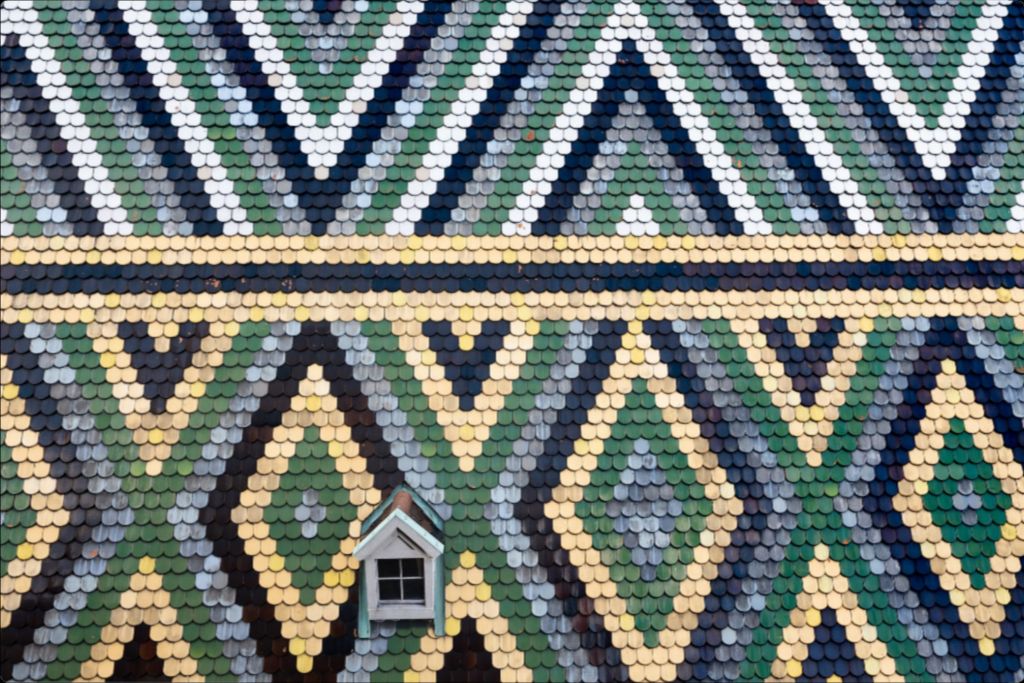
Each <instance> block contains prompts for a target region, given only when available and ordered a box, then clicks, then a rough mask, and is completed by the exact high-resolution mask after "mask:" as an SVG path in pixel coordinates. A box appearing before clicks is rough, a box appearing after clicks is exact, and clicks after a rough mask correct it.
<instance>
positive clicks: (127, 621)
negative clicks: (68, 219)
mask: <svg viewBox="0 0 1024 683" xmlns="http://www.w3.org/2000/svg"><path fill="white" fill-rule="evenodd" d="M961 294H968V290H959V291H954V290H949V291H946V292H943V293H942V297H941V298H943V299H944V300H949V301H954V300H961V299H962V300H963V301H962V303H960V304H955V305H944V304H943V305H939V304H918V303H900V302H898V301H896V300H895V299H894V300H893V301H892V302H890V303H876V304H872V303H860V304H858V305H857V309H858V310H857V312H856V313H853V312H852V311H851V310H850V309H851V304H852V303H853V302H854V301H855V300H857V298H858V295H857V294H856V293H852V294H851V293H838V294H836V295H834V296H835V299H834V301H831V302H829V303H826V304H820V303H814V302H813V299H814V293H804V294H801V295H800V296H802V297H803V301H802V302H801V303H799V304H794V309H793V310H791V309H790V308H788V307H787V306H780V305H778V304H774V303H768V304H761V303H757V302H748V303H747V304H745V305H743V306H735V307H733V306H726V307H721V306H716V307H714V309H713V311H714V312H713V313H712V312H711V310H709V309H705V308H703V307H702V306H691V307H689V308H688V309H687V310H688V311H690V313H691V314H690V315H681V311H682V310H683V309H682V307H681V306H680V305H678V303H672V301H671V300H670V299H665V300H664V302H662V303H657V302H652V304H651V305H649V306H647V307H645V308H644V312H643V313H642V314H641V315H640V316H638V318H637V319H631V320H623V319H620V318H618V317H617V316H609V315H607V314H602V313H601V312H603V311H610V310H615V309H614V308H613V307H612V306H610V302H611V297H612V296H614V295H609V296H607V297H605V299H607V301H606V300H604V299H600V300H595V301H593V302H591V303H590V304H587V305H583V304H580V305H574V306H572V307H565V308H556V307H550V306H549V307H547V308H544V309H543V310H544V315H543V316H537V315H536V312H537V311H538V310H540V309H539V308H538V307H537V306H533V305H530V304H531V302H529V301H524V302H522V304H523V305H521V306H495V305H492V304H493V302H487V301H482V302H480V303H479V306H476V305H470V304H468V303H467V302H468V301H469V299H468V298H467V297H470V296H471V295H459V296H456V297H454V298H453V300H452V301H451V303H450V305H448V306H438V305H433V306H425V305H424V303H423V301H419V300H416V299H415V298H413V299H412V300H408V301H405V303H396V302H391V303H390V304H389V305H388V306H387V310H388V313H387V315H386V316H384V315H383V314H381V315H370V314H369V310H370V309H369V308H368V307H366V306H364V305H362V304H363V303H364V302H362V301H358V300H355V301H353V300H352V299H351V298H349V295H343V294H342V295H332V296H333V297H334V299H335V300H334V301H326V300H324V299H323V298H321V297H320V295H319V294H315V293H314V294H310V295H304V296H303V297H298V298H297V297H294V296H293V297H292V299H293V300H292V301H291V303H288V304H286V305H282V306H278V307H275V306H262V305H260V304H259V303H258V302H257V298H256V296H255V295H243V294H232V295H227V294H221V295H217V297H216V298H215V299H211V300H209V301H195V300H189V299H187V298H182V297H177V296H170V297H168V298H167V299H166V300H165V301H163V305H162V307H161V309H160V310H162V311H164V313H161V314H159V317H160V319H161V320H164V322H162V323H161V322H153V323H150V324H149V326H148V338H149V339H150V340H151V341H152V346H153V347H154V349H150V348H149V347H148V346H139V347H137V348H134V349H131V350H129V349H127V348H126V347H125V346H124V345H123V344H122V342H121V337H120V335H121V333H122V332H123V330H124V329H125V326H128V325H130V326H138V325H140V324H143V323H141V321H142V320H144V319H147V318H151V317H154V316H153V311H154V309H153V308H151V307H150V306H149V303H148V302H149V299H148V297H146V296H142V297H138V298H137V300H135V299H132V298H130V297H126V298H125V300H123V301H122V302H121V303H120V304H117V305H116V306H113V307H110V306H107V307H104V306H99V307H98V308H97V310H95V312H92V311H90V310H88V307H87V306H85V305H84V304H85V302H86V298H84V297H81V296H80V297H79V299H81V300H80V301H77V303H78V304H79V305H68V306H63V307H57V306H53V305H50V304H53V303H55V302H56V299H54V300H53V301H44V302H43V303H44V304H46V305H44V306H43V308H42V309H40V310H46V311H49V313H48V315H49V318H48V319H46V320H42V319H41V318H39V317H37V319H36V321H35V322H31V323H23V322H18V317H19V315H18V310H19V300H17V299H14V298H11V297H9V296H6V295H5V297H4V299H3V303H4V311H5V314H4V329H3V335H2V338H3V348H2V356H0V358H2V359H3V388H2V392H3V396H4V398H5V402H4V410H3V422H2V431H3V448H2V449H0V452H2V454H3V458H4V460H3V468H4V478H3V487H4V488H3V496H4V498H3V501H4V503H3V510H4V513H3V514H4V526H5V533H10V534H15V535H16V539H15V540H16V542H12V543H8V542H7V541H6V540H5V543H4V545H3V552H4V555H3V558H2V559H3V565H2V567H0V571H2V572H3V581H4V602H3V638H4V643H5V649H4V660H3V666H4V670H3V675H4V677H5V678H14V679H17V680H38V681H42V680H52V679H55V678H60V679H72V678H76V677H82V678H85V679H89V680H108V679H110V677H111V676H113V675H115V674H117V675H124V676H128V677H133V676H138V675H142V673H141V672H143V671H149V670H150V669H152V665H150V664H149V663H148V662H149V656H147V657H140V658H139V659H138V660H137V661H131V660H129V659H125V656H126V655H124V654H123V653H124V652H127V651H130V652H142V651H144V650H145V651H148V652H150V653H155V656H156V658H157V659H159V660H162V665H161V668H160V672H162V674H163V675H165V676H167V677H170V678H172V679H175V680H179V679H180V680H200V679H206V680H211V679H218V680H219V679H222V678H224V677H226V676H239V677H246V678H248V677H253V678H258V679H261V680H264V679H265V680H271V679H274V680H282V681H283V680H294V679H295V677H297V676H299V675H306V676H309V677H313V678H316V679H317V680H334V679H335V678H336V679H337V680H345V679H346V678H347V677H348V676H350V675H356V674H358V675H367V674H369V673H373V672H376V673H375V675H380V676H381V677H383V678H394V677H396V676H399V675H400V674H401V673H402V672H403V671H406V670H408V671H410V672H414V673H416V674H418V675H426V673H430V675H437V676H438V677H439V679H445V678H446V677H454V678H459V677H460V676H462V675H465V672H463V673H462V674H460V673H459V671H461V670H462V669H461V668H462V667H468V668H469V669H472V670H474V671H484V670H487V671H490V672H492V674H493V675H500V676H501V677H502V678H505V677H508V678H513V677H514V678H515V679H516V680H531V679H532V678H548V677H551V676H552V675H555V674H557V675H566V676H567V677H568V676H570V675H571V676H573V677H580V678H596V679H600V680H613V679H614V680H626V679H629V680H666V679H675V678H677V677H678V678H682V679H698V680H737V679H743V680H752V679H773V680H775V679H777V680H783V679H786V680H790V679H802V678H815V676H818V675H822V676H824V675H825V674H828V675H831V674H833V673H834V674H837V675H852V676H859V675H862V676H867V677H872V678H874V679H875V680H886V681H891V680H922V679H930V678H931V677H940V676H949V677H952V678H956V679H962V680H979V681H982V680H984V681H991V680H1015V679H1016V677H1017V676H1019V673H1020V671H1021V670H1022V667H1024V660H1022V656H1024V631H1022V630H1021V623H1022V620H1021V616H1020V605H1022V604H1024V593H1022V591H1024V580H1022V579H1024V570H1022V569H1021V557H1024V545H1022V542H1021V539H1022V538H1024V528H1021V525H1020V519H1021V512H1022V511H1024V489H1022V488H1021V487H1022V482H1024V470H1022V466H1024V441H1022V435H1024V378H1022V376H1021V374H1020V372H1019V368H1020V366H1021V364H1022V363H1024V318H1022V317H1021V312H1020V301H1021V300H1022V297H1021V293H1020V291H1019V290H1014V291H1012V292H1010V293H1009V296H1008V297H1007V295H1006V294H1005V293H1003V294H999V293H996V292H992V293H990V294H983V293H981V290H974V291H971V292H969V294H968V295H967V296H961ZM368 296H369V295H368ZM679 296H680V297H683V296H686V295H679ZM663 298H664V297H663ZM1000 298H1002V299H1007V300H1008V301H1010V302H1011V303H1010V304H1003V308H1004V309H1005V310H1003V312H1001V313H998V314H993V313H992V309H993V308H994V307H997V306H999V305H1000V304H999V300H1000ZM680 300H681V299H680ZM346 301H347V303H345V302H346ZM709 301H711V298H709ZM66 303H76V302H66ZM796 307H799V308H800V310H801V311H803V312H804V315H801V316H797V315H794V310H795V308H796ZM225 310H226V311H231V317H230V321H228V320H226V319H224V318H223V317H222V316H221V311H225ZM381 310H382V311H383V309H381ZM630 310H634V311H635V310H639V309H630ZM982 310H986V311H988V313H986V314H984V315H980V314H979V312H980V311H982ZM467 311H469V312H470V313H473V312H478V313H480V314H481V316H482V317H484V318H485V321H484V322H482V323H479V322H474V323H468V322H467V320H466V319H467V318H470V319H472V320H477V317H476V316H475V315H467V313H466V312H467ZM631 315H632V314H631ZM417 319H425V320H427V321H429V322H430V324H423V325H420V324H418V323H416V324H415V326H414V325H413V323H414V321H416V320H417ZM780 319H784V320H788V321H789V322H788V323H787V324H785V325H782V324H780V323H779V322H778V321H779V320H780ZM108 320H118V321H122V322H121V323H119V324H113V323H107V322H105V321H108ZM186 321H191V322H192V325H191V327H189V328H188V330H186V329H185V324H184V323H186ZM198 321H201V322H198ZM765 330H767V331H768V332H767V333H766V332H765ZM186 334H191V335H194V336H193V337H182V338H193V339H195V342H193V343H192V347H194V348H195V350H194V351H193V352H192V354H191V357H190V358H189V359H188V360H183V361H182V362H185V363H187V365H188V367H187V368H186V369H185V370H184V373H183V377H184V380H179V374H180V373H179V372H178V371H177V370H174V371H166V372H164V373H163V374H161V373H160V372H159V368H160V367H162V366H163V365H166V364H162V363H160V362H158V361H161V359H163V358H167V355H166V354H167V353H168V352H167V351H160V350H158V349H164V348H174V345H175V344H176V343H180V342H177V341H176V339H179V336H178V335H186ZM821 334H832V335H833V336H834V339H833V340H832V342H831V344H830V345H829V346H828V348H829V349H830V350H829V351H828V355H829V357H830V358H829V360H828V363H829V364H830V365H831V366H835V367H834V368H833V370H838V372H830V373H828V375H825V374H823V373H822V371H821V368H820V367H818V365H819V364H820V363H822V362H823V360H822V359H819V358H817V357H814V355H813V354H810V353H808V354H806V355H805V357H803V358H802V359H801V358H800V354H799V353H798V351H799V349H802V348H813V349H819V348H823V347H822V346H820V345H819V344H818V341H817V340H816V337H815V335H821ZM773 335H775V336H773ZM478 337H481V338H478ZM452 339H454V340H457V345H458V346H459V347H460V348H462V349H465V351H463V352H462V353H463V354H465V355H463V356H461V357H460V356H458V355H457V354H454V353H449V354H447V355H445V354H440V353H439V354H437V356H436V357H433V356H431V357H429V358H428V357H426V354H427V353H431V352H432V351H431V349H433V348H435V347H436V348H442V349H443V348H447V347H448V346H451V345H452V344H451V343H450V342H448V341H447V340H452ZM786 339H788V341H785V340H786ZM499 341H500V343H499ZM808 341H810V342H811V343H812V344H813V346H811V347H808V346H807V343H808ZM190 348H191V347H190ZM485 348H498V349H499V350H498V351H495V352H494V353H490V352H488V353H482V352H481V349H485ZM501 349H505V350H501ZM784 349H788V355H786V354H784ZM854 349H856V350H857V354H856V355H853V350H854ZM509 350H520V351H522V352H521V353H516V352H513V351H509ZM162 354H163V355H162ZM436 364H440V365H441V368H442V369H444V371H445V372H447V368H450V367H456V368H470V367H471V368H474V370H473V372H472V373H469V372H463V371H462V370H460V371H459V376H460V377H472V378H475V379H473V380H468V381H471V382H476V384H474V385H473V386H474V387H477V388H474V389H473V391H472V392H469V393H461V392H460V390H457V389H455V388H454V387H455V386H457V383H454V382H448V384H450V385H451V386H450V387H449V389H450V391H449V389H444V388H443V387H442V388H437V387H432V386H430V384H431V382H430V381H428V380H421V379H419V378H420V377H423V376H435V373H434V372H433V371H432V370H430V368H431V367H433V368H436V367H437V365H436ZM848 365H853V366H855V370H854V371H850V370H849V368H848V367H847V366H848ZM137 367H146V368H153V369H152V371H151V372H150V373H149V374H148V375H143V374H138V375H136V379H135V380H134V381H133V382H127V381H126V380H125V379H124V376H125V373H127V372H134V370H135V368H137ZM175 367H176V366H175ZM779 368H781V369H782V373H783V374H782V375H780V374H779ZM424 372H425V373H426V375H424V374H423V373H424ZM443 374H444V372H442V373H440V375H443ZM440 375H438V376H440ZM829 376H833V377H842V376H845V377H847V379H846V380H845V383H843V382H842V381H836V383H835V384H832V383H831V382H830V381H828V379H827V378H828V377H829ZM479 378H484V379H482V380H480V379H479ZM783 378H786V379H788V382H783V381H781V380H782V379H783ZM812 380H813V381H812ZM815 382H817V383H815ZM136 385H137V386H138V388H137V389H132V388H131V387H132V386H136ZM169 385H173V386H171V387H170V388H168V386H169ZM797 387H802V388H800V389H797ZM445 391H448V393H447V394H445V395H446V396H448V397H450V398H451V399H452V400H451V401H450V402H446V401H442V402H439V403H435V402H434V398H433V397H434V394H433V393H432V392H445ZM474 392H475V393H474ZM808 394H809V398H808V397H807V396H806V395H808ZM149 395H154V396H166V397H168V398H167V399H166V403H165V406H164V410H163V411H156V410H154V412H152V413H149V414H148V415H144V414H143V415H140V414H139V412H138V408H136V407H134V405H133V397H134V399H137V400H141V399H143V398H144V397H145V396H149ZM467 395H470V396H473V397H474V401H473V404H472V405H469V404H464V403H463V402H462V401H461V399H460V397H464V396H467ZM150 405H152V404H150ZM444 411H449V412H453V413H458V414H462V413H464V414H466V415H467V418H466V422H465V424H467V425H470V426H473V427H474V428H473V429H470V430H469V431H468V432H467V431H465V430H463V429H457V430H455V431H454V432H451V431H449V430H448V429H447V428H446V427H445V426H444V425H445V424H447V423H446V422H445V420H446V419H452V418H446V417H445V416H444ZM489 415H492V417H488V416H489ZM484 426H486V428H484ZM157 432H159V436H156V433H157ZM936 439H938V440H936ZM812 453H816V455H812ZM968 472H969V473H968ZM311 475H315V476H311ZM469 477H473V478H474V480H476V481H481V482H495V483H497V482H500V483H501V485H500V486H495V485H492V486H480V487H475V486H474V487H467V486H466V482H467V480H468V479H467V478H469ZM401 483H407V484H409V485H410V486H413V487H414V488H415V489H416V490H417V491H420V492H422V494H423V495H424V496H425V497H426V498H427V499H428V500H430V501H431V502H432V504H434V505H435V506H436V509H437V510H438V511H439V513H440V514H442V516H444V517H445V518H446V530H447V529H449V528H451V529H454V531H449V532H448V535H447V544H448V545H449V546H450V548H446V562H447V570H446V579H445V580H446V582H447V588H446V595H447V598H446V601H447V604H448V609H449V618H450V621H451V623H452V624H453V626H452V628H451V630H450V632H449V633H448V635H447V636H445V637H444V638H438V637H436V636H435V635H433V633H432V632H430V631H427V630H426V628H425V627H424V626H422V625H419V624H416V623H412V624H405V623H402V624H400V625H398V626H397V627H396V625H395V624H387V623H385V624H383V625H379V626H378V627H376V629H377V630H375V632H374V636H373V638H372V639H371V640H370V643H371V648H370V650H366V648H365V645H366V644H367V643H366V642H365V641H357V640H356V639H355V637H354V630H353V629H354V623H355V610H356V601H357V600H358V598H357V596H356V594H355V591H351V590H349V588H350V587H351V586H352V585H353V584H352V581H353V580H354V574H353V573H352V570H353V569H354V568H355V565H354V564H353V563H354V560H353V559H352V558H351V551H352V548H354V546H355V542H356V540H357V539H358V534H359V521H360V520H362V519H364V518H365V516H366V514H368V512H369V511H370V510H372V508H373V505H374V504H375V502H377V501H379V500H380V499H381V496H382V495H383V494H385V493H386V492H387V491H389V490H391V489H392V488H393V487H395V486H397V485H398V484H401ZM922 492H924V493H922ZM57 510H59V511H60V512H57ZM971 515H974V517H971ZM954 517H957V518H960V517H962V518H963V519H964V521H960V522H958V521H954V520H953V518H954ZM975 518H976V519H975ZM325 519H326V520H328V522H327V523H325V522H324V521H323V520H325ZM971 520H975V521H971ZM986 520H988V521H987V523H986ZM342 521H344V522H345V524H341V523H340V522H342ZM40 530H41V533H40ZM990 531H993V532H994V534H995V535H992V534H990V533H989V532H990ZM979 534H982V535H983V536H984V538H982V535H979ZM17 539H23V542H22V541H21V540H17ZM943 544H945V545H943ZM937 548H945V549H946V550H939V551H936V549H937ZM449 549H450V552H448V550H449ZM936 552H938V553H939V554H936ZM139 558H142V559H141V560H140V559H139ZM274 558H279V560H275V559H274ZM954 562H955V563H956V567H954V566H953V563H954ZM965 582H966V583H965ZM55 620H56V621H55ZM58 623H59V626H57V625H55V624H58ZM360 643H362V644H360ZM467 644H469V645H472V647H473V648H475V650H474V651H473V653H472V654H470V653H466V652H464V651H463V649H460V648H463V647H464V646H468V645H467ZM126 648H127V650H126ZM133 667H143V668H133ZM144 667H149V669H145V668H144Z"/></svg>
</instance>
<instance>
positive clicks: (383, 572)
mask: <svg viewBox="0 0 1024 683" xmlns="http://www.w3.org/2000/svg"><path fill="white" fill-rule="evenodd" d="M403 561H404V560H378V561H377V576H379V577H380V578H382V579H390V578H399V577H401V576H402V562H403Z"/></svg>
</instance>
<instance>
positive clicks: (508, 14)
mask: <svg viewBox="0 0 1024 683" xmlns="http://www.w3.org/2000/svg"><path fill="white" fill-rule="evenodd" d="M533 4H534V2H533V0H530V1H529V2H510V3H509V4H508V6H507V7H506V9H505V12H504V14H503V15H502V16H501V17H500V19H499V20H498V21H497V22H495V25H494V28H493V29H492V30H491V35H490V36H489V37H488V38H487V43H486V45H485V46H484V49H483V51H482V52H481V54H484V55H489V58H488V59H487V60H483V59H481V60H480V61H478V62H476V63H475V64H474V65H473V71H472V74H471V75H470V76H469V77H468V78H467V79H466V85H465V87H463V88H462V90H460V91H459V94H458V95H457V96H456V97H455V100H454V101H453V102H452V108H451V111H450V112H448V115H447V116H445V117H444V121H443V122H442V124H441V126H440V127H439V128H438V130H437V137H436V138H435V139H434V140H433V141H432V142H431V143H430V148H429V150H428V152H427V154H426V155H425V156H424V157H423V161H422V163H421V164H420V166H419V168H418V169H417V178H416V180H417V181H418V182H416V181H414V182H413V183H412V184H411V188H410V189H414V190H416V193H415V194H412V193H410V192H409V191H406V193H405V194H404V195H403V196H402V198H401V201H400V202H399V208H398V209H397V210H396V212H395V213H396V216H395V218H394V219H392V221H391V222H390V223H388V225H387V227H386V228H385V232H386V234H389V235H411V234H412V232H413V228H414V227H415V225H416V223H417V222H419V220H420V217H421V216H422V215H423V210H424V209H425V208H427V206H429V205H430V197H431V195H433V194H434V192H435V191H436V189H437V184H438V183H439V182H441V181H442V180H443V179H444V172H445V170H446V169H447V168H448V167H449V166H451V163H452V158H453V157H454V156H455V153H456V152H457V151H458V146H459V143H461V142H462V141H463V140H465V139H466V135H467V133H468V132H469V126H470V124H471V123H472V121H473V117H475V116H476V115H477V114H478V113H479V112H480V105H481V104H482V103H483V101H484V100H486V99H487V93H488V91H489V90H490V89H491V86H492V85H493V84H494V79H495V78H497V76H498V74H499V73H501V67H502V66H503V65H504V64H505V62H506V61H507V60H508V54H509V52H510V51H511V49H512V45H513V43H514V42H515V40H516V39H517V38H518V37H519V31H520V29H521V28H522V26H523V24H525V23H526V20H527V19H528V18H529V15H530V13H531V12H532V11H533Z"/></svg>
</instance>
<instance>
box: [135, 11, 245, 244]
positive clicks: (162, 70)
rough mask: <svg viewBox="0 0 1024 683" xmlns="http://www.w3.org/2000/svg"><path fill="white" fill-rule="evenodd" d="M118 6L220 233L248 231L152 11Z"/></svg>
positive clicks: (239, 204) (212, 145)
mask: <svg viewBox="0 0 1024 683" xmlns="http://www.w3.org/2000/svg"><path fill="white" fill-rule="evenodd" d="M118 6H119V7H120V8H121V10H122V12H123V13H124V17H125V21H126V22H127V24H128V31H129V33H131V34H132V36H134V37H135V38H136V39H137V40H138V45H139V48H140V51H141V53H142V58H143V59H144V60H145V61H146V69H147V70H148V71H149V73H150V75H151V76H152V77H153V84H154V85H155V86H156V87H157V89H158V90H159V92H160V98H161V99H162V100H163V101H164V102H165V103H166V109H167V112H168V113H169V114H170V116H171V123H173V124H174V127H175V129H176V130H177V133H178V137H179V138H180V139H181V141H182V142H183V143H184V145H185V150H186V151H187V152H188V153H189V154H190V156H191V158H192V164H193V165H194V166H195V167H196V169H197V171H198V174H199V177H200V178H204V180H203V188H204V189H205V190H206V193H207V194H208V195H209V196H210V205H211V206H212V207H213V208H214V209H216V211H217V219H218V220H219V221H220V222H221V223H222V224H223V226H224V234H226V235H251V234H252V233H253V226H252V223H250V222H249V221H248V220H246V217H245V209H244V208H242V201H241V199H240V198H239V197H238V195H237V194H235V191H234V182H233V181H232V180H231V179H230V178H228V173H227V170H226V169H225V168H224V165H223V163H221V161H222V160H221V157H220V154H218V153H217V151H216V150H215V149H214V143H213V140H211V139H210V135H209V132H208V131H207V130H206V128H205V126H203V124H202V117H201V115H200V114H199V112H198V111H197V110H196V104H195V102H193V101H192V98H191V96H190V95H189V91H188V89H187V88H184V87H182V86H181V85H180V83H181V77H180V75H179V73H180V72H179V71H178V66H177V64H175V63H174V61H173V59H172V58H171V52H170V50H168V49H167V47H166V46H165V45H164V40H163V37H162V36H161V35H160V31H159V29H158V28H157V26H156V24H154V23H153V17H152V15H151V14H150V12H149V10H148V9H146V7H145V4H144V3H142V2H139V0H119V2H118Z"/></svg>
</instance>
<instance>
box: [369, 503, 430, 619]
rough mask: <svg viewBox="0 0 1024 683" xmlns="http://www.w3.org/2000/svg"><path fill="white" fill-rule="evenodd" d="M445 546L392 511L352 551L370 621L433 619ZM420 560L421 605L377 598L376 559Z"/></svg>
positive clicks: (401, 512)
mask: <svg viewBox="0 0 1024 683" xmlns="http://www.w3.org/2000/svg"><path fill="white" fill-rule="evenodd" d="M443 552H444V546H443V545H442V544H441V542H440V541H438V540H437V539H436V538H434V536H433V535H431V534H430V533H428V532H427V531H426V530H424V529H423V527H421V526H420V525H419V524H417V523H416V522H415V521H413V520H412V519H411V518H410V517H409V516H408V515H407V514H405V513H404V512H403V511H401V510H394V511H393V512H391V514H389V515H388V517H387V518H386V519H385V520H384V521H383V522H381V523H380V525H379V526H377V528H376V529H374V530H373V531H372V532H371V533H370V535H369V536H367V537H366V538H365V539H363V541H362V542H360V543H359V545H358V547H356V549H355V553H354V555H355V557H356V559H357V560H359V562H360V564H361V571H362V586H363V596H364V597H365V599H366V603H367V604H366V611H367V616H368V617H369V619H370V621H392V620H404V619H435V620H436V617H437V608H438V605H437V597H436V595H435V593H436V589H437V586H438V581H439V580H440V573H441V570H442V568H441V554H442V553H443ZM408 559H418V560H422V561H423V589H424V590H423V602H422V603H421V602H418V601H410V602H389V601H381V599H380V574H379V572H378V568H377V562H378V561H379V560H408Z"/></svg>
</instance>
